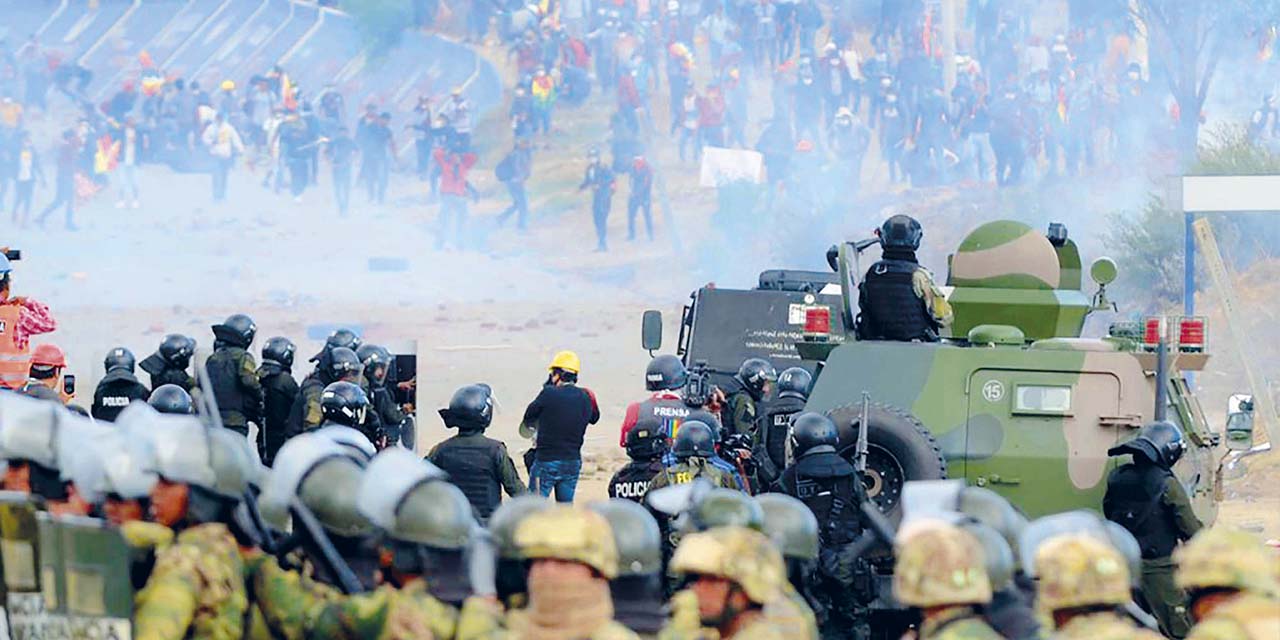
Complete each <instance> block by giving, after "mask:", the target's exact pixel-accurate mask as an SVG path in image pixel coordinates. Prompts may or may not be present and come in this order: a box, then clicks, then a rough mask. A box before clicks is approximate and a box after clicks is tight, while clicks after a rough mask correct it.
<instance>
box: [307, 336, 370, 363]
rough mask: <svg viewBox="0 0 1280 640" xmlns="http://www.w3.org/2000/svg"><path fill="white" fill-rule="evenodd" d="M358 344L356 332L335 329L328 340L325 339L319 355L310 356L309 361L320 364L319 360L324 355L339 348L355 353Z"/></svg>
mask: <svg viewBox="0 0 1280 640" xmlns="http://www.w3.org/2000/svg"><path fill="white" fill-rule="evenodd" d="M360 344H361V340H360V336H358V335H356V332H354V331H352V330H350V329H337V330H335V331H334V332H333V333H330V334H329V337H328V338H325V341H324V347H323V348H322V349H320V353H317V354H316V355H314V356H311V361H312V362H320V361H321V358H323V357H324V355H325V354H326V353H329V352H331V351H333V350H334V349H337V348H339V347H346V348H347V349H351V350H352V351H355V350H356V349H359V348H360Z"/></svg>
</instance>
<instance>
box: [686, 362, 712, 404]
mask: <svg viewBox="0 0 1280 640" xmlns="http://www.w3.org/2000/svg"><path fill="white" fill-rule="evenodd" d="M714 391H715V385H712V384H711V372H710V370H709V369H708V367H707V361H706V360H695V361H694V363H693V366H692V367H689V373H688V377H687V378H686V379H685V382H684V403H685V404H686V405H688V406H690V407H705V406H706V405H707V403H708V402H711V394H712V393H714Z"/></svg>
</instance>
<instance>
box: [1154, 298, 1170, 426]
mask: <svg viewBox="0 0 1280 640" xmlns="http://www.w3.org/2000/svg"><path fill="white" fill-rule="evenodd" d="M1167 333H1168V329H1167V327H1166V325H1165V319H1164V318H1160V340H1159V342H1157V343H1156V407H1155V414H1154V415H1155V419H1156V422H1163V421H1164V420H1165V419H1166V418H1167V417H1168V415H1169V411H1168V405H1169V387H1168V380H1167V377H1168V374H1169V362H1168V351H1169V349H1168V346H1169V345H1168V337H1167V335H1166V334H1167Z"/></svg>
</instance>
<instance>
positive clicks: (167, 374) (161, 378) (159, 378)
mask: <svg viewBox="0 0 1280 640" xmlns="http://www.w3.org/2000/svg"><path fill="white" fill-rule="evenodd" d="M166 384H176V385H178V386H179V387H182V390H183V391H186V392H187V393H191V391H192V390H193V389H195V387H196V379H195V378H193V377H191V374H189V373H187V370H186V369H173V368H165V369H161V370H160V371H158V372H156V373H153V374H151V389H152V390H153V391H154V390H155V389H156V388H158V387H160V386H162V385H166ZM218 406H219V407H221V406H222V405H218Z"/></svg>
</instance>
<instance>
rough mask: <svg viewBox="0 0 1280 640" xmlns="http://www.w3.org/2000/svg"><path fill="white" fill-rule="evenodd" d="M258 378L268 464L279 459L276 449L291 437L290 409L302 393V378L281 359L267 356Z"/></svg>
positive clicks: (263, 457) (265, 456)
mask: <svg viewBox="0 0 1280 640" xmlns="http://www.w3.org/2000/svg"><path fill="white" fill-rule="evenodd" d="M258 382H259V384H261V385H262V395H263V401H262V405H263V410H262V422H263V426H262V428H263V429H264V434H263V442H264V446H265V451H263V452H262V461H263V462H264V463H266V464H268V465H270V464H271V462H272V461H273V460H275V457H276V452H277V451H279V450H280V447H281V445H283V444H284V441H285V440H287V439H288V435H289V434H288V426H287V425H288V421H289V411H290V410H291V409H292V408H293V402H294V400H296V399H297V397H298V382H297V381H296V380H294V379H293V374H292V373H290V371H289V370H288V369H285V368H284V367H282V366H280V363H278V362H273V361H271V360H266V361H264V362H263V363H262V366H260V367H258Z"/></svg>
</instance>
